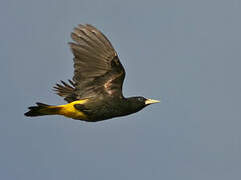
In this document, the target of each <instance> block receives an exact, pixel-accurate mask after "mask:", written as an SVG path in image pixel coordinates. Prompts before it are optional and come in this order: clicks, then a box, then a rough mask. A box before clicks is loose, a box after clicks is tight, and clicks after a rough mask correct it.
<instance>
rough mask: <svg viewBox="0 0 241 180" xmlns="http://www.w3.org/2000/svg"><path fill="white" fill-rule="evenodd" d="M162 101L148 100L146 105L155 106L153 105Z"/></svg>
mask: <svg viewBox="0 0 241 180" xmlns="http://www.w3.org/2000/svg"><path fill="white" fill-rule="evenodd" d="M159 102H160V101H158V100H154V99H147V100H146V101H145V105H148V104H153V103H159Z"/></svg>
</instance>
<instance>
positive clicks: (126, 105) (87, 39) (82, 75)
mask: <svg viewBox="0 0 241 180" xmlns="http://www.w3.org/2000/svg"><path fill="white" fill-rule="evenodd" d="M71 38H72V39H73V41H74V42H70V43H69V45H70V48H71V50H72V53H73V55H74V58H73V60H74V76H73V78H72V80H68V83H67V82H64V81H61V83H57V84H56V86H55V87H54V90H55V92H56V93H57V94H58V95H59V96H62V97H64V100H66V101H67V102H68V103H67V104H64V105H56V106H54V105H47V104H43V103H39V102H37V103H36V106H31V107H29V111H28V112H26V113H25V115H26V116H31V117H32V116H44V115H63V116H65V117H68V118H72V119H76V120H82V121H88V122H97V121H102V120H106V119H110V118H114V117H119V116H125V115H129V114H132V113H135V112H138V111H140V110H141V109H143V108H144V107H146V106H148V105H150V104H153V103H157V102H160V101H157V100H152V99H146V98H144V97H141V96H137V97H129V98H125V97H124V96H123V94H122V86H123V81H124V79H125V69H124V68H123V66H122V64H121V62H120V60H119V58H118V55H117V53H116V51H115V49H114V48H113V46H112V44H111V43H110V41H109V40H108V39H107V37H106V36H105V35H104V34H103V33H101V32H100V31H99V30H98V29H96V28H95V27H94V26H92V25H89V24H86V25H78V26H77V27H75V28H74V30H73V32H72V33H71Z"/></svg>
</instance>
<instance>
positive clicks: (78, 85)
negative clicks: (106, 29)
mask: <svg viewBox="0 0 241 180" xmlns="http://www.w3.org/2000/svg"><path fill="white" fill-rule="evenodd" d="M71 37H72V39H73V41H74V43H73V42H71V43H69V44H70V48H71V50H72V52H73V55H74V77H73V81H70V80H69V82H70V84H67V83H65V82H63V81H62V84H57V85H56V86H55V87H54V89H55V91H57V94H58V95H60V96H63V97H65V100H66V101H68V102H71V101H75V100H77V99H83V98H88V97H95V96H98V95H101V94H104V95H109V96H121V97H122V84H123V81H124V78H125V70H124V68H123V66H122V64H121V62H120V60H119V58H118V56H117V53H116V51H115V49H114V48H113V46H112V45H111V43H110V41H109V40H108V39H107V38H106V37H105V35H104V34H102V33H101V32H100V31H99V30H98V29H96V28H95V27H93V26H91V25H79V26H78V27H76V28H74V31H73V32H72V33H71Z"/></svg>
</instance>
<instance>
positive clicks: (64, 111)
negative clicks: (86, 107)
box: [57, 99, 88, 120]
mask: <svg viewBox="0 0 241 180" xmlns="http://www.w3.org/2000/svg"><path fill="white" fill-rule="evenodd" d="M87 101H88V99H83V100H78V101H73V102H71V103H69V104H65V105H60V106H57V107H60V111H59V114H61V115H64V116H66V117H69V118H73V119H82V120H88V118H87V116H86V115H85V114H84V113H83V112H81V111H79V110H77V109H76V108H75V107H74V105H75V104H85V103H86V102H87Z"/></svg>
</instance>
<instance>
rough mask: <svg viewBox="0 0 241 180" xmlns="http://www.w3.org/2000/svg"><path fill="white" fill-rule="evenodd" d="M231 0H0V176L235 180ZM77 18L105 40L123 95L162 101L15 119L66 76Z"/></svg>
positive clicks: (50, 96)
mask: <svg viewBox="0 0 241 180" xmlns="http://www.w3.org/2000/svg"><path fill="white" fill-rule="evenodd" d="M240 19H241V1H239V0H160V1H139V0H134V1H129V0H121V1H112V0H105V1H104V0H102V1H101V0H99V1H97V0H96V1H92V0H69V1H67V0H66V1H64V0H58V1H57V0H41V1H40V0H2V1H1V2H0V28H1V29H0V32H1V33H0V83H1V85H0V86H1V94H0V96H1V97H0V98H1V101H0V107H1V108H0V111H1V120H0V179H4V180H15V179H17V180H43V179H44V180H55V179H56V180H66V179H70V180H94V179H99V180H108V179H111V180H123V179H125V180H147V179H151V180H154V179H156V180H160V179H163V180H176V179H177V180H227V179H229V180H240V179H241V70H240V69H241V20H240ZM79 23H90V24H93V25H95V26H96V27H97V28H99V29H100V30H101V31H103V32H104V33H105V34H106V35H107V37H108V38H109V39H110V40H111V42H112V44H113V45H114V47H115V49H116V51H117V52H118V54H119V57H120V59H121V62H122V63H123V65H124V66H125V69H126V72H127V76H126V80H125V83H124V95H125V96H132V95H143V96H145V97H148V98H153V99H162V103H160V104H155V105H152V106H149V107H147V108H145V109H144V110H142V111H141V112H138V113H137V114H133V115H130V116H126V117H121V118H115V119H112V120H108V121H103V122H98V123H86V122H80V121H74V120H71V119H67V118H64V117H61V116H46V117H40V118H33V119H31V118H26V117H24V115H23V114H24V112H26V110H27V107H28V106H31V105H33V104H34V103H35V102H37V101H39V102H43V103H48V104H63V103H65V102H64V101H63V99H62V98H60V97H58V96H56V95H55V94H54V93H53V92H52V91H51V88H52V86H54V84H55V83H56V82H58V81H59V80H67V79H70V78H72V75H73V67H72V65H73V63H72V54H71V52H70V50H69V47H68V44H67V42H69V41H70V32H71V31H72V29H73V27H74V26H76V25H77V24H79Z"/></svg>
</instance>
